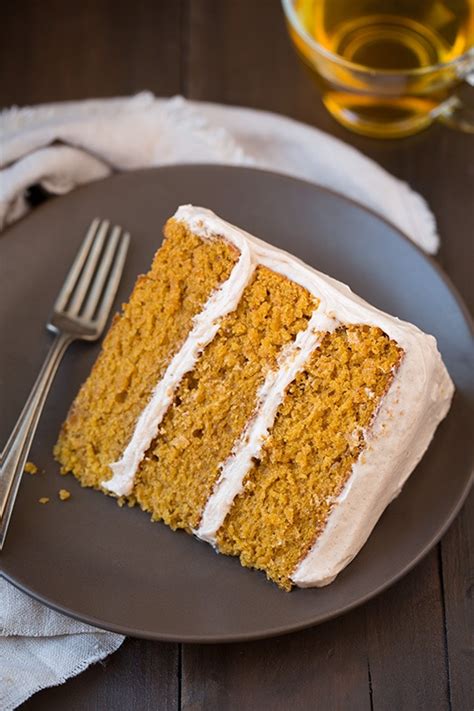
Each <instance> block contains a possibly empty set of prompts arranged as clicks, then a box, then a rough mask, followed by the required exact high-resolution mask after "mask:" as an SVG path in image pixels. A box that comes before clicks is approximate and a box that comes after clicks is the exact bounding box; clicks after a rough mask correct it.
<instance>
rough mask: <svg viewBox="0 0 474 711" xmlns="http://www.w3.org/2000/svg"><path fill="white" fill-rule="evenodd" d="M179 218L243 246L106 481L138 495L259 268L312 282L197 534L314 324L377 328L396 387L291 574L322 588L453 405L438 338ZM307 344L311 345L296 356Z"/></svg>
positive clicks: (219, 506) (323, 279)
mask: <svg viewBox="0 0 474 711" xmlns="http://www.w3.org/2000/svg"><path fill="white" fill-rule="evenodd" d="M174 217H175V219H176V220H177V221H179V222H183V223H185V224H186V225H187V227H188V228H189V229H190V230H191V231H192V232H193V233H195V234H197V235H199V236H201V237H203V238H205V239H209V238H215V237H216V236H221V237H222V238H224V239H226V240H227V241H229V242H230V243H231V244H233V245H234V246H235V247H237V249H238V250H239V252H240V258H239V260H238V262H237V264H236V265H235V266H234V268H233V270H232V272H231V275H230V277H229V279H228V280H227V281H226V282H224V284H222V285H221V287H220V288H219V289H217V290H216V292H214V294H213V295H212V296H211V297H210V299H209V301H208V303H207V304H206V306H205V307H204V309H203V311H202V312H201V314H199V315H198V316H197V317H196V318H195V320H194V325H193V329H192V330H191V332H190V334H189V335H188V338H187V340H186V341H185V343H184V344H183V346H182V348H181V350H180V351H179V352H178V353H177V354H176V355H175V356H174V358H173V360H172V362H171V364H170V366H169V367H168V369H167V370H166V372H165V375H164V377H163V379H162V380H161V381H160V383H158V384H157V386H156V388H155V390H154V392H153V395H152V398H151V400H150V402H149V403H148V405H147V406H146V408H145V409H144V411H143V412H142V414H141V416H140V418H139V419H138V422H137V424H136V427H135V431H134V433H133V435H132V438H131V440H130V442H129V444H128V445H127V447H126V449H125V451H124V454H123V456H122V458H121V459H120V461H119V462H116V463H114V464H112V465H111V468H112V470H113V473H114V475H113V477H112V479H110V480H108V481H105V482H103V484H102V485H103V486H104V488H107V489H108V490H109V491H111V492H113V493H116V494H117V495H124V494H128V493H130V492H131V490H132V487H133V480H134V476H135V472H136V470H137V468H138V466H139V463H140V461H141V459H142V458H143V456H144V454H145V452H146V450H147V448H148V447H149V445H150V443H151V441H152V439H153V438H154V437H155V436H156V433H157V428H158V426H159V423H160V422H161V420H162V418H163V417H164V415H165V413H166V410H167V409H168V407H169V406H170V404H171V403H172V400H173V393H174V392H175V390H176V387H177V386H178V384H179V382H180V380H181V379H182V377H183V376H184V375H185V374H186V373H187V372H189V371H190V370H191V369H192V368H193V367H194V364H195V363H196V361H197V359H198V357H199V354H200V353H201V352H202V350H203V349H204V347H205V346H206V345H207V344H208V343H210V341H211V340H212V339H213V338H214V336H215V334H216V333H217V331H218V328H219V324H220V321H221V319H222V317H223V316H224V315H226V314H227V313H230V312H231V311H232V310H233V309H235V308H236V306H237V304H238V302H239V300H240V297H241V295H242V292H243V290H244V288H245V287H246V285H247V284H248V282H249V281H250V279H251V277H252V273H253V270H254V268H255V266H256V265H258V264H262V265H264V266H266V267H268V268H269V269H271V270H273V271H275V272H277V273H279V274H282V275H283V276H286V277H287V278H289V279H291V280H292V281H294V282H296V283H298V284H300V285H301V286H303V287H304V288H306V289H307V290H308V291H309V292H310V293H312V294H313V295H314V296H315V297H316V298H317V299H319V301H320V303H319V307H318V309H317V310H316V311H315V313H314V314H313V317H312V319H311V320H310V324H309V325H308V327H307V329H306V330H305V331H304V332H301V333H300V334H299V335H298V336H297V339H296V340H295V342H294V343H293V344H292V346H290V347H289V350H285V352H284V353H282V354H281V358H280V359H279V369H278V370H277V371H275V372H273V373H269V374H268V376H267V379H266V381H265V383H264V385H263V386H262V388H261V390H260V391H259V399H260V401H259V406H258V408H257V411H256V412H255V415H254V417H253V418H252V420H251V421H250V422H249V423H248V425H247V427H246V429H245V431H244V433H243V435H242V436H241V438H239V441H238V442H237V444H236V445H235V447H234V451H233V453H232V454H231V456H230V457H229V459H228V460H227V461H226V462H224V463H223V465H222V469H221V475H220V478H219V480H218V483H217V485H216V486H215V487H214V492H213V493H212V494H211V496H210V497H209V499H208V502H207V504H206V506H205V510H204V515H203V517H202V520H201V524H200V527H199V529H198V531H197V535H199V536H200V537H202V538H205V539H206V540H209V541H211V542H213V541H214V540H215V533H216V531H217V528H219V525H220V523H222V521H223V520H224V518H225V516H226V514H227V512H228V510H229V508H230V506H231V504H232V500H233V498H235V496H236V495H237V494H238V493H239V492H240V491H241V490H242V483H243V479H244V477H245V473H246V471H248V468H249V467H250V465H251V458H252V456H255V453H258V451H259V449H260V447H261V444H262V442H263V440H264V438H265V436H266V434H267V433H268V431H269V428H270V427H271V425H272V422H273V419H274V416H275V413H276V409H277V408H278V405H279V403H280V402H281V399H282V398H283V396H284V391H285V389H286V387H287V385H288V384H289V383H290V382H291V380H292V379H293V378H294V377H296V374H297V372H298V370H299V369H300V368H302V367H303V366H304V362H305V360H304V359H307V357H309V355H310V354H311V352H312V351H313V350H314V348H315V347H317V343H318V337H317V334H315V333H314V328H317V329H318V331H319V334H321V332H323V333H324V332H325V331H328V330H332V328H333V327H334V324H335V323H336V322H340V323H341V324H348V325H350V324H354V325H355V324H366V325H369V326H378V327H379V328H380V329H381V330H382V331H384V332H385V333H386V334H387V335H388V336H389V337H390V338H391V339H393V340H394V341H395V342H396V343H397V344H398V345H399V346H400V347H401V348H402V350H403V357H402V361H401V364H400V366H399V368H398V370H397V373H396V375H395V377H394V379H393V381H392V384H391V386H390V388H389V390H388V391H387V393H386V394H385V396H384V398H383V399H382V401H381V404H380V406H379V409H378V412H377V413H376V417H375V418H374V421H373V423H372V426H371V427H370V428H369V431H368V432H366V433H365V437H366V447H365V449H364V450H363V452H362V454H361V456H360V457H359V459H358V460H357V462H356V463H355V465H354V466H353V469H352V472H351V475H350V477H349V480H348V482H347V483H346V485H345V487H344V489H343V491H342V493H341V494H340V495H339V497H337V499H336V500H335V502H334V503H333V508H332V510H331V512H330V515H329V518H328V521H327V524H326V526H325V528H324V530H323V532H322V533H321V534H320V535H319V536H318V538H317V540H316V542H315V544H314V545H313V547H312V548H311V549H310V551H309V552H308V554H307V555H306V556H305V557H304V559H303V560H302V561H301V562H300V564H299V565H298V566H297V568H296V570H295V571H294V572H293V574H292V576H291V577H292V580H293V581H294V583H295V584H296V585H299V586H302V587H305V586H314V585H325V584H327V583H329V582H331V581H332V580H333V579H334V578H335V576H336V575H337V573H338V572H339V571H340V570H341V569H342V568H343V567H344V566H345V565H347V563H348V562H349V561H350V560H351V559H352V558H353V557H354V556H355V555H356V553H357V552H358V551H359V550H360V548H361V547H362V545H363V544H364V543H365V541H366V539H367V538H368V536H369V534H370V532H371V531H372V529H373V527H374V525H375V523H376V521H377V519H378V518H379V516H380V514H381V513H382V511H383V510H384V508H385V507H386V506H387V504H388V503H389V502H390V501H391V500H392V499H393V498H394V497H395V496H396V495H397V494H398V493H399V491H400V489H401V487H402V485H403V483H404V482H405V480H406V478H407V477H408V475H409V474H410V472H411V471H412V469H413V468H414V466H415V465H416V463H417V462H418V461H419V459H421V457H422V455H423V453H424V451H425V450H426V448H427V446H428V444H429V442H430V440H431V438H432V436H433V434H434V431H435V428H436V425H437V424H438V423H439V422H440V421H441V420H442V419H443V417H444V416H445V415H446V412H447V410H448V409H449V404H450V400H451V397H452V394H453V384H452V382H451V380H450V378H449V375H448V373H447V371H446V368H445V367H444V365H443V363H442V360H441V357H440V355H439V353H438V351H437V348H436V341H435V339H434V338H433V337H432V336H428V335H426V334H424V333H423V332H421V331H420V330H419V329H418V328H416V327H415V326H413V325H411V324H409V323H406V322H403V321H400V320H399V319H397V318H395V317H392V316H389V315H388V314H385V313H383V312H382V311H379V310H378V309H376V308H375V307H373V306H371V305H369V304H367V303H366V302H365V301H363V300H362V299H361V298H359V297H358V296H356V295H354V294H353V293H352V292H351V290H350V289H349V287H348V286H346V285H344V284H342V283H340V282H338V281H336V280H335V279H332V278H331V277H328V276H326V275H324V274H322V273H320V272H318V271H316V270H315V269H313V268H311V267H309V266H307V265H306V264H304V263H303V262H302V261H301V260H299V259H297V258H296V257H293V256H292V255H290V254H288V253H286V252H284V251H283V250H280V249H277V248H276V247H272V246H271V245H269V244H267V243H265V242H263V241H261V240H259V239H257V238H256V237H253V236H252V235H249V234H247V233H246V232H244V231H243V230H240V229H239V228H237V227H234V226H233V225H230V224H229V223H227V222H225V221H224V220H221V219H220V218H218V217H217V216H216V215H214V213H212V212H210V211H209V210H206V209H204V208H198V207H193V206H191V205H186V206H181V207H180V208H179V209H178V210H177V212H176V214H175V216H174ZM313 319H314V321H313ZM310 326H311V329H310ZM298 339H299V341H298ZM305 339H306V340H305ZM303 341H304V343H305V345H304V347H303V348H302V349H301V351H300V352H299V353H298V354H297V353H296V350H297V348H298V346H299V344H301V343H302V342H303ZM292 360H293V362H292ZM246 438H247V439H246ZM382 442H383V445H382V444H381V443H382ZM379 445H380V446H379ZM254 452H255V453H254ZM219 522H220V523H219Z"/></svg>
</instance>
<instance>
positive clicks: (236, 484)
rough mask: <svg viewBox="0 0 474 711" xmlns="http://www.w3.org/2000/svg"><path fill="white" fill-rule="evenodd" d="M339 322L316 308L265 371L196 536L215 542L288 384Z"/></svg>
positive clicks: (271, 423)
mask: <svg viewBox="0 0 474 711" xmlns="http://www.w3.org/2000/svg"><path fill="white" fill-rule="evenodd" d="M338 325H339V322H338V321H336V320H335V319H334V318H328V317H327V316H326V315H325V314H321V313H319V310H316V311H315V312H314V313H313V315H312V317H311V318H310V320H309V322H308V326H307V328H306V329H305V330H304V331H300V332H299V333H298V335H297V336H296V338H295V340H294V342H293V343H292V344H290V345H289V346H287V347H286V348H285V349H284V351H283V352H282V353H281V355H280V358H279V359H278V367H277V369H276V370H272V371H270V372H269V373H268V375H267V377H266V378H265V381H264V383H263V385H262V386H261V388H260V390H259V392H258V395H257V407H256V410H255V415H254V417H253V418H252V419H251V420H250V421H249V422H248V424H247V426H246V427H245V429H244V431H243V432H242V434H241V436H240V438H239V440H238V442H237V444H236V445H235V446H234V448H233V450H232V453H231V454H230V456H229V457H228V459H227V460H226V461H225V462H224V463H223V465H222V468H221V473H220V475H219V479H218V480H217V482H216V484H215V487H214V490H213V492H212V495H211V496H210V497H209V500H208V501H207V504H206V506H205V507H204V511H203V513H202V517H201V522H200V524H199V528H198V529H197V530H196V531H194V533H195V535H196V536H197V537H198V538H201V539H202V540H204V541H207V542H208V543H211V544H212V545H214V544H215V542H216V534H217V531H218V529H219V528H220V527H221V526H222V524H223V523H224V519H225V517H226V516H227V513H228V512H229V510H230V507H231V506H232V502H233V501H234V498H235V497H236V496H237V494H239V493H240V491H242V485H243V480H244V477H245V475H246V474H247V472H248V471H249V469H250V467H251V466H252V459H253V458H254V457H258V455H259V453H260V450H261V448H262V446H263V443H264V441H265V439H266V437H267V435H268V433H269V432H270V429H271V428H272V426H273V423H274V420H275V416H276V413H277V410H278V408H279V406H280V405H281V403H282V401H283V398H284V396H285V392H286V389H287V387H288V385H290V383H291V382H292V381H293V380H294V379H295V378H296V376H297V374H298V373H299V372H300V370H302V369H303V368H304V365H305V363H306V362H307V360H308V358H309V357H310V356H311V354H312V353H313V351H314V350H316V348H318V346H319V344H320V342H321V340H322V337H323V336H324V334H325V333H327V332H328V331H334V329H335V328H337V326H338Z"/></svg>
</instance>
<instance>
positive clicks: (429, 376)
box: [55, 206, 453, 589]
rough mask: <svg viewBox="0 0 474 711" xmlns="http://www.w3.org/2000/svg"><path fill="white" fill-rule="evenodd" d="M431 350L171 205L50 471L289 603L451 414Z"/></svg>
mask: <svg viewBox="0 0 474 711" xmlns="http://www.w3.org/2000/svg"><path fill="white" fill-rule="evenodd" d="M452 394H453V385H452V383H451V380H450V378H449V375H448V373H447V371H446V369H445V367H444V365H443V363H442V360H441V357H440V355H439V353H438V351H437V348H436V342H435V340H434V338H433V337H432V336H427V335H426V334H424V333H422V332H421V331H420V330H418V329H417V328H416V327H415V326H412V325H411V324H408V323H404V322H402V321H399V320H398V319H396V318H393V317H391V316H388V315H387V314H384V313H382V312H381V311H378V310H377V309H375V308H373V307H372V306H370V305H369V304H367V303H366V302H364V301H362V300H361V299H360V298H358V297H357V296H355V295H354V294H353V293H352V292H351V291H350V289H349V288H348V287H347V286H345V285H343V284H341V283H339V282H337V281H335V280H333V279H331V278H329V277H327V276H325V275H323V274H321V273H319V272H317V271H315V270H314V269H312V268H311V267H308V266H306V265H305V264H304V263H303V262H301V261H300V260H298V259H296V258H295V257H292V256H291V255H289V254H287V253H286V252H283V251H281V250H279V249H276V248H274V247H272V246H270V245H269V244H266V243H265V242H262V241H261V240H258V239H256V238H255V237H252V236H251V235H249V234H247V233H245V232H243V231H242V230H239V229H238V228H236V227H233V226H232V225H230V224H228V223H226V222H224V221H223V220H221V219H219V218H218V217H217V216H216V215H214V214H213V213H212V212H210V211H209V210H205V209H203V208H194V207H192V206H183V207H180V208H179V209H178V211H177V212H176V214H175V215H174V217H173V218H171V219H170V220H169V221H168V223H167V225H166V226H165V239H164V242H163V245H162V247H161V248H160V249H159V250H158V252H157V254H156V256H155V259H154V261H153V264H152V267H151V270H150V272H149V273H148V274H147V275H146V276H141V277H139V278H138V280H137V283H136V285H135V289H134V291H133V293H132V295H131V297H130V301H129V303H128V304H126V305H125V306H124V308H123V312H122V314H121V315H120V316H119V317H117V318H116V320H115V321H114V323H113V325H112V327H111V329H110V331H109V334H108V335H107V337H106V339H105V340H104V344H103V348H102V351H101V353H100V355H99V357H98V359H97V362H96V364H95V366H94V368H93V370H92V372H91V374H90V376H89V378H88V380H87V381H86V382H85V383H84V385H83V386H82V388H81V390H80V392H79V394H78V396H77V397H76V400H75V401H74V403H73V405H72V407H71V410H70V413H69V415H68V418H67V420H66V422H65V423H64V425H63V428H62V431H61V433H60V436H59V440H58V443H57V445H56V448H55V454H56V457H57V459H58V461H59V462H60V464H61V468H62V471H63V472H64V473H66V472H72V473H73V474H74V475H75V476H76V477H77V478H78V479H79V481H80V482H81V483H82V484H83V485H84V486H93V487H95V488H98V489H101V490H102V491H104V492H106V493H109V494H112V495H115V496H117V497H119V500H120V502H121V503H122V502H123V501H124V500H127V501H128V502H129V503H135V502H137V503H138V504H139V505H140V506H141V507H142V509H144V510H145V511H148V512H149V513H150V514H151V517H152V519H153V520H162V521H164V522H165V523H166V524H168V525H169V526H171V527H172V528H175V529H176V528H183V529H185V530H187V531H188V532H190V533H194V534H195V535H196V536H197V537H198V538H201V539H202V540H205V541H208V542H209V543H211V544H212V545H213V546H214V547H215V548H216V549H217V550H218V551H220V552H222V553H227V554H230V555H235V556H239V558H240V561H241V563H242V565H245V566H249V567H253V568H258V569H261V570H264V571H265V572H266V574H267V576H268V577H269V578H270V579H272V580H274V581H275V582H277V583H278V585H280V586H281V587H282V588H284V589H290V588H291V587H292V585H293V584H296V585H298V586H301V587H307V586H318V585H325V584H327V583H329V582H331V581H332V580H333V579H334V578H335V577H336V575H337V574H338V573H339V572H340V570H342V568H344V567H345V566H346V565H347V564H348V563H349V562H350V561H351V560H352V558H353V557H354V556H355V555H356V553H357V552H358V551H359V550H360V548H361V547H362V545H363V544H364V542H365V541H366V539H367V537H368V536H369V534H370V532H371V531H372V529H373V527H374V526H375V523H376V522H377V520H378V518H379V517H380V515H381V513H382V512H383V510H384V509H385V507H386V506H387V504H388V503H389V502H390V501H391V500H392V499H393V498H394V497H395V496H396V495H397V494H398V493H399V491H400V489H401V487H402V485H403V483H404V482H405V480H406V479H407V477H408V476H409V474H410V473H411V472H412V471H413V469H414V468H415V466H416V464H417V463H418V461H419V460H420V458H421V457H422V455H423V453H424V451H425V450H426V448H427V446H428V444H429V442H430V441H431V438H432V437H433V434H434V431H435V429H436V427H437V425H438V423H439V422H440V421H441V420H442V419H443V417H444V416H445V415H446V413H447V411H448V409H449V405H450V401H451V397H452Z"/></svg>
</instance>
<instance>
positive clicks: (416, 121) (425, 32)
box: [283, 0, 474, 138]
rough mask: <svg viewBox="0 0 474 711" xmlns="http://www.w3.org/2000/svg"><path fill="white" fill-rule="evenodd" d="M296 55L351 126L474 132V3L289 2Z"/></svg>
mask: <svg viewBox="0 0 474 711" xmlns="http://www.w3.org/2000/svg"><path fill="white" fill-rule="evenodd" d="M283 7H284V9H285V13H286V17H287V22H288V27H289V31H290V35H291V38H292V40H293V42H294V44H295V46H296V49H297V51H298V53H299V55H300V57H301V58H302V59H303V61H304V63H305V65H306V66H307V67H308V68H309V70H310V72H311V75H312V77H313V78H314V80H315V81H316V83H317V85H318V87H319V89H320V91H321V93H322V99H323V102H324V104H325V106H326V108H327V109H328V110H329V111H330V112H331V114H332V115H333V116H334V117H335V118H336V119H337V120H338V121H339V122H340V123H342V124H343V125H344V126H346V127H347V128H350V129H352V130H353V131H356V132H358V133H362V134H365V135H368V136H377V137H381V138H391V137H397V136H405V135H409V134H411V133H415V132H416V131H418V130H420V129H422V128H425V127H426V126H428V125H429V124H430V123H431V122H432V121H433V120H434V119H435V118H438V117H442V118H444V119H445V120H446V121H447V122H451V123H452V124H456V125H457V126H458V127H461V128H464V129H466V130H474V124H473V123H472V120H471V119H472V116H471V117H470V116H469V113H468V110H467V109H465V107H463V106H461V103H460V101H459V99H458V98H457V97H456V96H455V89H456V87H457V86H458V85H459V84H460V83H461V82H462V81H463V80H464V79H466V78H467V79H469V78H470V77H471V79H474V0H283Z"/></svg>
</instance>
